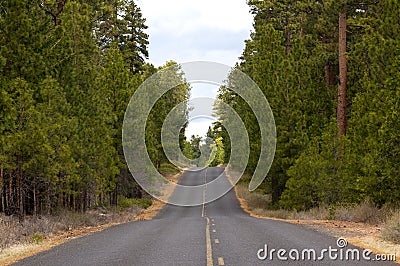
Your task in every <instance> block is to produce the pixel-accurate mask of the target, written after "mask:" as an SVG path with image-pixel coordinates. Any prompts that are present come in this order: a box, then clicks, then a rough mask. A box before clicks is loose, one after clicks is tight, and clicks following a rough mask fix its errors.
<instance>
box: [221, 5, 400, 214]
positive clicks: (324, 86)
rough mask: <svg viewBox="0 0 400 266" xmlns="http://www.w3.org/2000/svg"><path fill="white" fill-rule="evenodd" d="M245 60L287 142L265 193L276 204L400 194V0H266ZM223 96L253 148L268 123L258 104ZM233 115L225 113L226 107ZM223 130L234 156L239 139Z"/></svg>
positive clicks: (301, 206) (301, 205)
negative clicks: (262, 121)
mask: <svg viewBox="0 0 400 266" xmlns="http://www.w3.org/2000/svg"><path fill="white" fill-rule="evenodd" d="M248 4H249V6H250V8H251V12H252V13H253V14H254V24H253V25H254V30H253V31H252V33H251V38H250V39H249V40H248V41H246V46H245V49H244V51H243V54H242V56H241V58H240V61H239V62H238V63H237V65H236V68H237V69H239V70H241V71H243V72H244V73H246V74H247V75H249V76H250V77H251V78H252V79H253V80H254V81H255V82H256V83H257V84H258V85H259V87H260V88H261V89H262V90H263V92H264V94H265V96H266V97H267V99H268V101H269V103H270V105H271V108H272V110H273V112H274V117H275V122H276V128H277V150H276V154H275V159H274V162H273V164H272V167H271V170H270V172H269V175H268V177H267V179H266V180H265V181H264V183H263V185H262V188H261V189H260V190H261V192H262V193H268V194H272V201H273V205H274V206H275V207H279V208H286V209H294V210H307V209H310V208H312V207H318V206H330V205H334V204H337V203H343V204H347V203H349V204H354V203H359V202H361V201H364V200H369V201H372V202H373V203H374V204H376V205H377V206H383V205H385V204H389V205H396V204H399V203H400V74H399V73H400V71H399V70H400V9H399V6H400V2H399V1H398V0H380V1H370V0H367V1H352V0H347V1H346V0H340V1H336V0H324V1H319V0H318V1H296V2H293V1H287V0H275V1H259V0H250V1H248ZM226 85H227V86H224V87H222V88H221V90H220V95H219V98H220V100H222V101H223V102H225V103H227V104H229V105H231V106H232V107H233V108H234V109H235V110H236V111H237V112H238V113H239V114H240V116H241V117H242V119H243V121H244V122H245V124H246V126H247V130H248V131H249V136H250V138H251V143H252V149H251V155H250V160H249V164H248V166H247V169H246V171H247V172H248V173H249V174H252V173H253V171H254V169H255V167H256V164H257V161H258V154H259V151H260V132H259V128H258V127H257V126H256V125H257V120H256V119H255V116H254V115H253V114H252V112H251V110H250V109H249V106H248V105H247V104H246V103H245V102H244V101H243V99H241V98H240V97H236V96H237V95H236V94H235V93H234V92H233V91H231V90H229V89H227V88H229V86H234V77H232V76H231V77H230V78H228V80H227V82H226ZM221 115H223V114H221ZM218 129H221V128H220V125H219V124H216V125H215V128H214V135H216V136H219V137H222V139H223V146H225V147H228V149H226V150H225V161H227V160H228V159H229V145H230V143H229V140H228V139H227V138H224V136H225V135H226V132H225V131H224V130H222V131H218Z"/></svg>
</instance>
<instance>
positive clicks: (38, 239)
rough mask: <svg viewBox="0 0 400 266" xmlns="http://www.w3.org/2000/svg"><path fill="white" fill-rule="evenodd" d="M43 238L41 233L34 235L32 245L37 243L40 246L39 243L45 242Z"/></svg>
mask: <svg viewBox="0 0 400 266" xmlns="http://www.w3.org/2000/svg"><path fill="white" fill-rule="evenodd" d="M43 240H44V239H43V236H42V235H41V234H39V233H34V234H33V235H32V236H31V241H30V242H31V243H35V244H39V243H42V242H43Z"/></svg>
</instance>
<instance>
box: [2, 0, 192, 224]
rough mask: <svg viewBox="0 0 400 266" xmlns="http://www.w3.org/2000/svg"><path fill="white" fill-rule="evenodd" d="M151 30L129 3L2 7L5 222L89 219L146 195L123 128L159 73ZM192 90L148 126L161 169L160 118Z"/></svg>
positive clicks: (182, 91) (165, 103) (159, 109)
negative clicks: (92, 211) (82, 215)
mask: <svg viewBox="0 0 400 266" xmlns="http://www.w3.org/2000/svg"><path fill="white" fill-rule="evenodd" d="M146 28H147V26H146V24H145V19H144V18H143V17H142V14H141V11H140V9H139V8H138V6H137V5H136V4H135V3H134V1H131V0H123V1H122V0H121V1H96V0H95V1H86V0H81V1H36V0H34V1H27V0H16V1H7V0H1V1H0V94H1V96H0V119H1V123H0V213H1V212H4V213H6V214H7V215H11V214H17V215H18V216H19V217H20V218H23V217H24V215H27V214H29V215H36V214H51V213H54V212H57V211H59V210H62V209H63V208H64V209H70V210H75V211H85V210H86V209H88V208H92V207H96V206H110V205H114V204H117V201H118V199H119V198H120V197H141V196H142V191H141V189H140V188H139V187H138V186H137V185H136V183H135V181H134V179H133V178H132V176H131V175H130V173H129V171H128V169H127V167H126V163H125V159H124V155H123V149H122V143H121V134H122V133H121V127H122V121H123V117H124V113H125V109H126V106H127V104H128V102H129V99H130V97H131V95H132V94H133V93H134V91H135V90H136V89H137V87H138V86H139V85H140V84H141V83H142V82H143V81H144V80H145V79H146V78H147V77H149V76H150V75H152V74H153V73H155V72H156V71H157V69H156V68H155V67H153V66H152V65H150V64H148V63H145V60H146V58H147V57H148V50H147V46H148V35H147V34H146ZM174 64H176V63H174V62H167V64H166V65H165V66H164V67H169V66H171V65H174ZM176 69H177V75H178V77H179V78H182V76H181V73H179V67H177V68H176ZM188 90H189V87H188V86H180V87H179V88H177V89H175V90H171V91H170V92H169V93H170V94H171V95H175V96H176V95H178V96H179V97H170V96H171V95H168V93H167V94H166V95H165V96H164V98H163V99H160V100H159V102H158V103H157V105H156V106H155V107H154V110H153V113H156V114H158V116H152V117H151V118H149V120H148V122H147V129H148V130H147V133H148V134H147V135H146V143H147V146H148V148H149V150H151V152H150V156H151V159H152V160H153V162H154V164H155V165H157V166H159V167H160V166H161V163H162V162H165V160H166V159H165V158H164V157H163V152H162V147H161V145H160V141H161V140H160V137H159V136H157V130H158V129H159V128H161V126H160V123H162V117H163V115H160V114H164V113H165V112H166V113H168V110H169V109H172V107H173V106H174V105H176V104H177V103H179V102H180V101H182V100H183V99H186V98H187V97H188V96H189V92H188ZM164 116H165V115H164Z"/></svg>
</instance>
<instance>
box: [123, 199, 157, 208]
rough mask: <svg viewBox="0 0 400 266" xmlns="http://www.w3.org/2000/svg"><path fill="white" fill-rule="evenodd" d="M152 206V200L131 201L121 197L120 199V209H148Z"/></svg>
mask: <svg viewBox="0 0 400 266" xmlns="http://www.w3.org/2000/svg"><path fill="white" fill-rule="evenodd" d="M151 204H153V202H152V201H151V199H147V198H141V199H131V198H125V197H120V198H119V199H118V207H120V208H122V209H127V208H132V207H134V206H139V207H141V208H144V209H147V208H148V207H150V206H151Z"/></svg>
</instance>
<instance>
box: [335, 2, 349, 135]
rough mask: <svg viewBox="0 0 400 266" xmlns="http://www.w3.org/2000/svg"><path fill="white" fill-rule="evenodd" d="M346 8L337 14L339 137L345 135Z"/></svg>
mask: <svg viewBox="0 0 400 266" xmlns="http://www.w3.org/2000/svg"><path fill="white" fill-rule="evenodd" d="M346 16H347V14H346V6H345V7H344V10H343V11H342V12H340V13H339V86H338V107H337V124H338V128H339V132H338V134H339V136H344V135H346V129H347V121H346V105H347V100H346V88H347V62H346V57H345V53H346V44H347V41H346V29H347V25H346V24H347V18H346Z"/></svg>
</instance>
